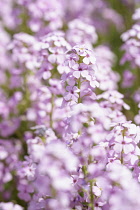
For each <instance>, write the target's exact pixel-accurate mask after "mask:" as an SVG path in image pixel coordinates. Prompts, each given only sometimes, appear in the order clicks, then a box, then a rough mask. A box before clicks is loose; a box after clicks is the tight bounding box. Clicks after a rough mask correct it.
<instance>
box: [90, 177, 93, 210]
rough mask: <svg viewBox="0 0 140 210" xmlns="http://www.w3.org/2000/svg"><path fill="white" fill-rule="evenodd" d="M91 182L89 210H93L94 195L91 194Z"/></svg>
mask: <svg viewBox="0 0 140 210" xmlns="http://www.w3.org/2000/svg"><path fill="white" fill-rule="evenodd" d="M92 187H93V180H91V181H90V206H91V210H94V194H93V192H92Z"/></svg>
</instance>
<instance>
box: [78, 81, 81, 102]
mask: <svg viewBox="0 0 140 210" xmlns="http://www.w3.org/2000/svg"><path fill="white" fill-rule="evenodd" d="M80 88H81V78H79V79H78V89H79V90H80ZM78 94H79V98H78V104H79V103H81V98H80V92H79V93H78Z"/></svg>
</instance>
